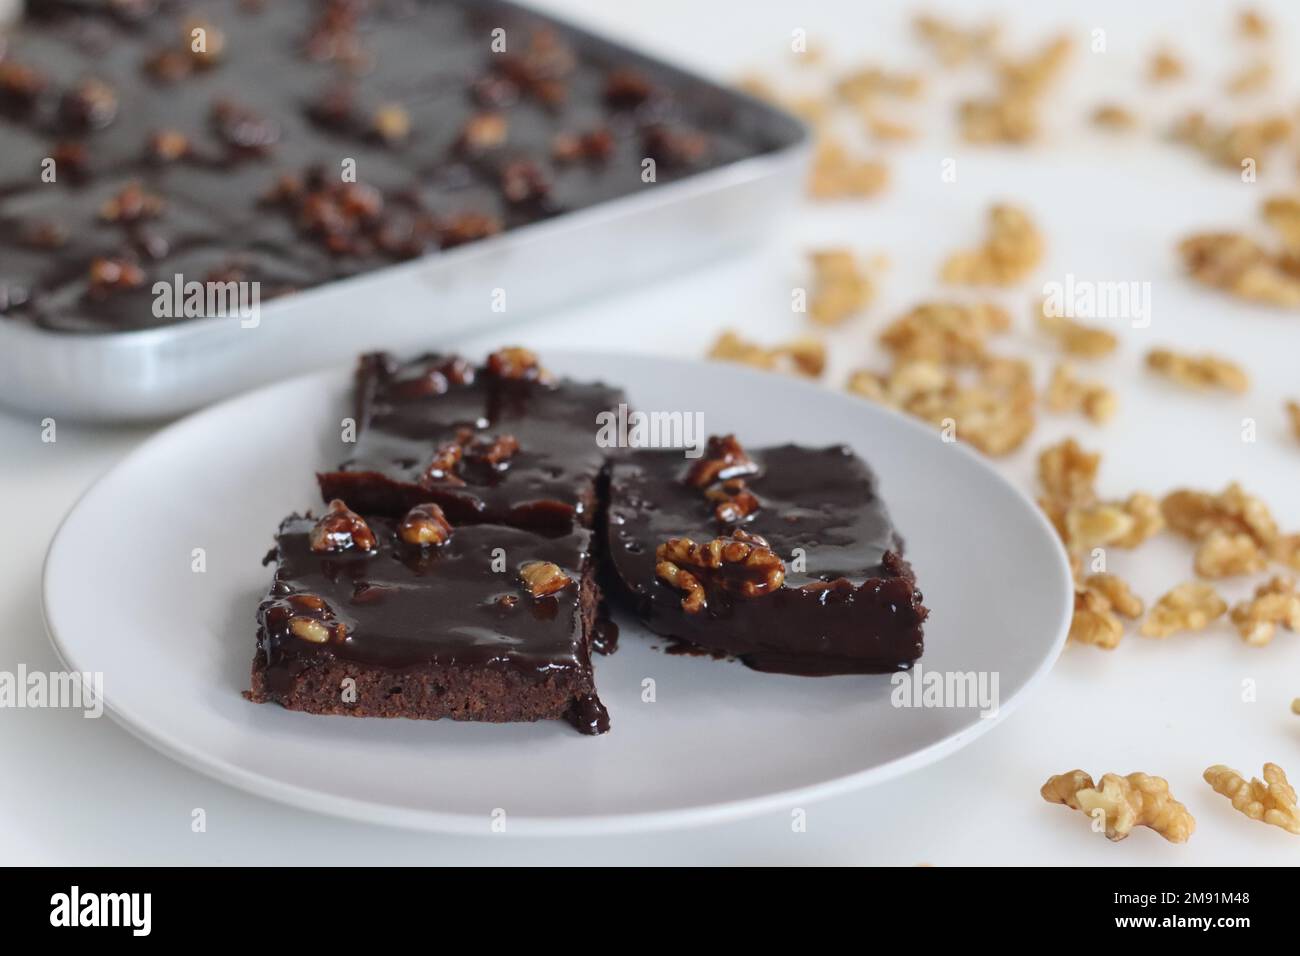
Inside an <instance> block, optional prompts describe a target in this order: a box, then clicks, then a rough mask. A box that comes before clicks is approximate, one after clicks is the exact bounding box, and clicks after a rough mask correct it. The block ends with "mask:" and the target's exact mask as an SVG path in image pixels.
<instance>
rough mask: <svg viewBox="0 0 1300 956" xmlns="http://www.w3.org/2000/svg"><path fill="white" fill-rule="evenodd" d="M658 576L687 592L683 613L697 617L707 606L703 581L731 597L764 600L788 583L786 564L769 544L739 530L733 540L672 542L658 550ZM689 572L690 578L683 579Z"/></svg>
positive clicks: (675, 539)
mask: <svg viewBox="0 0 1300 956" xmlns="http://www.w3.org/2000/svg"><path fill="white" fill-rule="evenodd" d="M655 558H656V560H657V562H658V563H657V564H656V565H655V574H656V575H657V576H658V577H659V578H660V579H661V580H662V581H664V582H665V583H667V584H669V585H670V586H672V587H675V588H678V589H679V590H684V591H686V592H687V594H686V597H685V598H683V599H682V609H683V610H685V611H686V612H687V613H696V612H698V611H700V610H702V609H703V608H704V607H706V606H707V599H706V595H705V593H704V591H703V585H702V583H701V580H700V579H701V578H703V579H706V580H710V581H712V582H714V584H715V586H716V587H717V588H718V589H719V590H722V591H725V592H727V593H729V594H734V595H739V596H741V597H746V598H756V597H761V596H763V595H765V594H771V593H773V592H775V591H776V590H777V589H779V588H780V587H781V585H782V583H783V582H784V581H785V563H784V562H783V561H782V560H781V558H780V557H779V556H778V555H777V554H776V552H774V551H773V550H772V549H771V548H769V547H768V546H767V541H766V539H764V538H761V537H759V536H758V535H756V534H749V533H748V532H746V531H744V530H741V529H737V530H736V531H734V532H732V535H731V537H729V538H714V539H713V540H712V541H709V542H707V543H704V544H697V543H696V542H694V541H692V540H691V539H690V538H669V539H668V540H667V541H665V542H664V543H663V544H661V545H659V547H658V548H656V549H655ZM685 568H689V569H690V570H689V571H688V572H686V577H685V578H684V577H683V576H682V573H683V571H684V569H685Z"/></svg>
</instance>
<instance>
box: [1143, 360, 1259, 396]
mask: <svg viewBox="0 0 1300 956" xmlns="http://www.w3.org/2000/svg"><path fill="white" fill-rule="evenodd" d="M1147 368H1149V369H1151V371H1153V372H1155V373H1157V374H1158V375H1163V376H1164V377H1166V378H1168V379H1170V380H1171V381H1174V382H1177V383H1178V384H1180V385H1186V386H1188V387H1189V388H1197V389H1212V388H1222V389H1226V390H1227V391H1230V392H1236V393H1237V394H1241V393H1243V392H1246V391H1249V390H1250V377H1249V376H1248V375H1247V374H1246V372H1245V371H1244V370H1243V369H1242V368H1241V366H1239V365H1237V364H1236V363H1235V362H1230V361H1228V360H1227V359H1224V358H1220V357H1218V356H1216V355H1210V354H1205V355H1187V354H1184V353H1181V352H1174V351H1171V350H1170V349H1152V350H1151V351H1150V352H1148V353H1147Z"/></svg>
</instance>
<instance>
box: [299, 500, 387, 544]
mask: <svg viewBox="0 0 1300 956" xmlns="http://www.w3.org/2000/svg"><path fill="white" fill-rule="evenodd" d="M307 541H308V543H309V544H310V545H311V549H312V550H313V551H316V552H318V553H323V552H330V551H347V550H349V549H351V548H356V549H357V550H358V551H371V550H373V549H374V547H375V535H374V532H373V531H371V530H370V526H369V525H368V524H366V521H365V519H364V518H362V517H361V515H359V514H357V513H356V512H355V511H353V510H351V509H350V508H349V507H348V506H347V505H346V504H344V503H343V501H342V499H339V498H335V499H334V500H333V501H331V502H330V503H329V509H328V510H327V511H326V512H325V514H323V515H321V517H320V520H318V521H317V522H316V524H315V525H314V526H313V527H312V529H311V532H310V533H309V534H308V535H307Z"/></svg>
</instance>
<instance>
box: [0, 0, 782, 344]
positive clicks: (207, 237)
mask: <svg viewBox="0 0 1300 956" xmlns="http://www.w3.org/2000/svg"><path fill="white" fill-rule="evenodd" d="M27 8H28V15H27V17H26V18H25V19H24V21H23V22H22V23H21V24H20V25H19V26H18V27H17V28H16V29H15V30H14V31H13V32H12V35H11V36H9V37H8V38H7V40H6V42H5V49H4V51H3V55H2V58H0V142H3V144H4V146H3V149H0V316H4V317H9V318H13V319H18V320H22V321H27V322H32V323H34V324H36V325H39V326H42V327H45V328H48V329H52V330H60V331H88V332H110V331H123V330H132V329H139V328H146V327H152V326H157V325H162V324H167V323H171V322H176V321H182V320H184V318H185V316H178V315H156V314H155V311H154V308H153V305H154V301H155V295H154V292H153V289H152V287H153V284H154V282H156V281H166V282H169V283H170V282H172V281H173V280H174V277H175V276H177V275H181V276H182V277H183V279H184V281H187V282H188V281H193V282H200V283H202V282H208V281H241V282H249V283H251V282H257V283H260V300H261V301H263V302H264V301H266V300H269V299H272V298H274V297H275V296H278V295H283V294H286V293H289V292H292V291H294V290H298V289H304V288H308V287H311V286H316V285H320V284H322V283H325V282H329V281H330V280H333V279H336V278H340V277H344V276H349V275H353V274H357V273H360V272H365V271H368V270H372V269H376V268H378V267H380V266H383V265H386V264H390V263H394V262H398V261H400V260H404V259H410V258H413V257H416V256H422V255H426V254H430V253H436V251H437V250H438V249H439V248H447V247H450V246H454V245H459V244H461V243H463V242H468V241H473V240H475V239H478V238H482V237H484V236H487V235H491V234H493V233H495V232H498V231H500V230H503V229H506V230H508V229H512V228H514V227H516V226H520V225H524V224H527V223H532V222H536V221H538V220H541V219H546V218H549V217H551V216H555V215H557V214H560V213H563V212H566V211H569V210H577V209H582V208H584V207H587V206H590V205H593V204H595V203H600V202H603V201H607V200H610V199H614V198H617V197H620V196H624V195H628V194H630V193H635V192H640V191H642V190H644V189H646V188H647V186H646V184H645V183H644V182H643V181H642V179H641V163H642V161H643V159H644V158H645V157H647V156H652V157H655V158H656V161H657V163H658V167H657V174H656V182H657V183H660V184H662V183H664V182H667V181H671V180H673V179H675V178H680V177H682V176H686V175H689V174H691V173H693V172H695V171H698V170H701V169H705V168H709V167H712V166H716V165H720V164H723V163H727V162H731V161H734V160H736V159H739V158H742V157H745V156H748V155H754V154H755V153H758V152H763V151H765V150H767V149H770V148H772V147H773V146H774V145H775V144H774V143H767V142H764V141H763V139H762V138H761V137H760V136H759V134H757V133H756V132H754V131H751V130H744V129H740V128H738V124H737V123H735V122H734V117H732V116H730V112H731V110H732V109H734V107H728V106H727V105H726V101H725V100H724V99H722V98H720V97H719V96H717V95H716V94H715V93H712V92H710V91H709V90H707V89H702V90H697V89H693V88H690V87H688V85H687V83H686V81H684V80H682V79H681V78H680V77H679V76H677V75H676V74H672V73H668V72H666V71H659V70H656V69H654V68H653V67H650V66H644V65H641V66H638V67H636V70H635V71H634V72H632V73H628V72H627V71H626V69H625V68H624V66H623V64H621V63H620V62H619V59H620V58H619V57H618V56H616V55H614V54H613V53H612V52H611V51H610V50H608V49H607V48H605V47H604V46H603V45H600V44H596V43H593V42H588V41H586V40H584V39H582V38H580V37H576V36H570V35H569V34H568V33H567V32H564V31H556V30H553V29H552V28H551V27H549V26H547V25H545V24H544V23H541V22H540V21H538V20H537V18H535V17H532V16H530V15H528V14H526V13H522V12H521V11H519V10H518V9H517V8H514V7H510V6H503V5H500V4H496V3H490V2H453V0H274V2H272V0H261V2H257V0H208V2H184V0H118V2H111V0H102V2H92V0H84V2H76V0H29V2H28V4H27ZM195 28H202V29H204V30H205V31H206V33H205V37H206V41H205V44H204V46H205V48H206V52H205V54H204V55H202V56H198V55H195V54H194V51H193V50H192V47H193V45H194V41H193V30H194V29H195ZM497 28H503V29H505V30H506V31H507V32H506V36H507V38H508V43H507V49H506V51H505V52H496V53H494V52H493V51H492V50H491V47H490V44H491V40H492V31H493V30H494V29H497ZM484 115H488V116H489V121H488V122H487V124H486V133H484V132H483V131H482V129H480V135H479V139H478V140H476V142H480V143H481V145H478V146H474V145H469V144H468V142H467V140H466V133H465V131H466V130H467V129H469V128H470V127H471V120H473V119H476V118H480V117H482V116H484ZM492 117H497V118H504V120H505V133H504V135H497V134H499V133H501V127H500V125H499V124H498V125H497V126H496V127H495V129H494V128H493V124H494V123H497V120H496V119H493V118H492ZM701 130H707V131H708V132H707V135H706V134H704V133H702V132H700V131H701ZM159 135H163V136H166V137H168V139H166V140H165V141H164V142H165V144H166V145H164V146H162V147H158V146H156V145H155V141H154V138H155V137H156V136H159ZM51 158H53V159H55V160H56V163H55V166H54V169H55V171H56V174H57V178H56V180H55V181H54V182H47V181H44V180H43V179H42V169H43V166H42V164H43V163H44V162H45V161H47V160H49V159H51ZM345 165H350V167H351V170H352V173H353V174H354V175H353V180H354V181H349V180H347V179H346V178H345V176H346V175H347V171H346V170H345V169H344V166H345ZM133 185H134V186H136V187H139V189H140V192H139V193H137V194H136V195H135V197H134V199H133V201H132V202H130V203H127V205H128V206H129V207H131V208H129V209H128V211H127V213H126V214H125V215H121V214H113V213H111V212H106V210H111V209H112V205H111V204H112V203H113V202H114V201H115V197H119V196H121V195H122V193H123V190H125V189H128V188H130V187H132V186H133ZM141 198H143V200H144V201H143V204H142V203H141V202H139V200H140V199H141ZM97 260H100V261H101V265H100V266H99V267H96V266H95V263H96V261H97ZM103 263H108V265H103ZM358 321H364V317H362V316H358Z"/></svg>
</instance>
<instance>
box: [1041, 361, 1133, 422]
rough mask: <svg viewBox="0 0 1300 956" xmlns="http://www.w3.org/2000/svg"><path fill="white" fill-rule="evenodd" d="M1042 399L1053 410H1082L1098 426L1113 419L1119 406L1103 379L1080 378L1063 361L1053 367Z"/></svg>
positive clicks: (1071, 367) (1071, 366)
mask: <svg viewBox="0 0 1300 956" xmlns="http://www.w3.org/2000/svg"><path fill="white" fill-rule="evenodd" d="M1043 398H1044V400H1045V402H1046V404H1047V407H1048V409H1049V410H1051V411H1054V412H1082V413H1083V414H1084V416H1085V417H1086V418H1087V419H1088V420H1089V421H1092V422H1096V423H1097V424H1099V425H1101V424H1104V423H1106V422H1108V421H1110V419H1111V418H1112V417H1113V416H1114V414H1115V411H1116V408H1117V407H1118V400H1117V399H1116V398H1115V393H1114V392H1112V391H1111V390H1110V389H1109V388H1108V387H1107V386H1105V385H1103V384H1101V383H1100V382H1084V381H1080V380H1079V378H1077V377H1076V376H1075V374H1074V366H1073V365H1071V364H1070V363H1068V362H1060V363H1058V364H1057V366H1056V368H1055V369H1053V370H1052V377H1051V379H1049V380H1048V383H1047V391H1046V392H1044V393H1043Z"/></svg>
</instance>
